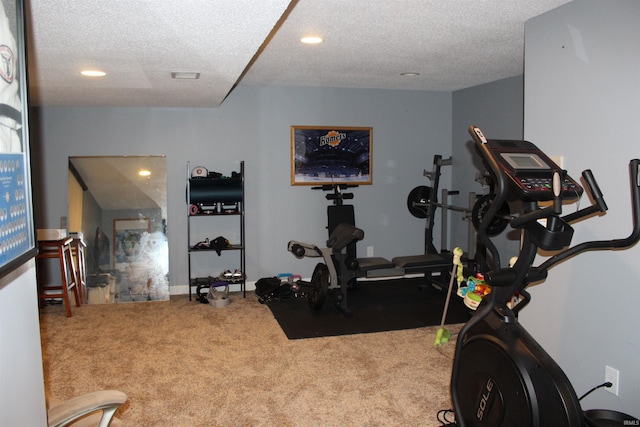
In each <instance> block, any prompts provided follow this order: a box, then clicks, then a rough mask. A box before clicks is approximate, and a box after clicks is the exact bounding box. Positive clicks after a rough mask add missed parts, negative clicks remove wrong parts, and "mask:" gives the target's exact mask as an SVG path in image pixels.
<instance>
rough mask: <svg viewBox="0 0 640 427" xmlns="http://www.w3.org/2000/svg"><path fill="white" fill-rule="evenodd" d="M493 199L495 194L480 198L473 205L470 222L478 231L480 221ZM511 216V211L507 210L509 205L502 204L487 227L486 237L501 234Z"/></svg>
mask: <svg viewBox="0 0 640 427" xmlns="http://www.w3.org/2000/svg"><path fill="white" fill-rule="evenodd" d="M494 198H495V194H485V195H484V196H482V197H480V198H479V199H478V200H477V201H476V203H475V204H474V205H473V210H472V211H471V222H472V223H473V226H474V227H475V228H476V230H478V229H479V228H480V223H481V222H482V219H483V218H484V216H485V215H486V214H487V212H488V211H489V207H491V203H492V202H493V199H494ZM510 216H511V209H509V204H508V203H507V202H504V204H503V205H502V206H501V207H500V209H498V212H497V213H496V216H495V217H493V219H492V220H491V222H490V223H489V225H488V226H487V235H488V236H489V237H493V236H497V235H498V234H500V233H502V232H503V231H504V229H505V228H507V225H509V219H508V218H509V217H510Z"/></svg>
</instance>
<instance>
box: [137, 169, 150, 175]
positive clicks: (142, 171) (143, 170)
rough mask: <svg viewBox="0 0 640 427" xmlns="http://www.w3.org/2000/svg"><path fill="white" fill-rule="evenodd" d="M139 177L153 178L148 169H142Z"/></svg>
mask: <svg viewBox="0 0 640 427" xmlns="http://www.w3.org/2000/svg"><path fill="white" fill-rule="evenodd" d="M138 175H140V176H151V171H148V170H146V169H142V170H140V171H139V172H138Z"/></svg>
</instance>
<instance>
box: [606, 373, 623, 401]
mask: <svg viewBox="0 0 640 427" xmlns="http://www.w3.org/2000/svg"><path fill="white" fill-rule="evenodd" d="M604 381H605V382H610V383H611V387H605V390H607V391H608V392H609V393H613V394H615V395H616V396H617V395H618V385H619V382H620V371H618V370H617V369H615V368H612V367H611V366H605V367H604Z"/></svg>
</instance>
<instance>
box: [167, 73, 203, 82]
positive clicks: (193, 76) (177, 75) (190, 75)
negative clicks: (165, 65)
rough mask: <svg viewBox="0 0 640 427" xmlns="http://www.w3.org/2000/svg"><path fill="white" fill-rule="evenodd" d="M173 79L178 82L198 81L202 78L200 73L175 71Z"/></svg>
mask: <svg viewBox="0 0 640 427" xmlns="http://www.w3.org/2000/svg"><path fill="white" fill-rule="evenodd" d="M171 78H172V79H178V80H180V79H182V80H197V79H199V78H200V73H198V72H195V71H173V72H172V73H171Z"/></svg>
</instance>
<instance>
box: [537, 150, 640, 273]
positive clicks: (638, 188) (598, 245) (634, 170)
mask: <svg viewBox="0 0 640 427" xmlns="http://www.w3.org/2000/svg"><path fill="white" fill-rule="evenodd" d="M586 172H589V173H590V172H591V171H585V172H583V176H584V177H585V181H587V182H588V186H589V190H590V191H591V190H592V188H591V187H592V184H594V187H593V189H595V192H594V193H592V196H593V198H594V200H595V201H596V204H595V205H593V206H597V207H598V208H599V209H600V210H602V208H601V206H604V209H605V210H606V208H607V207H606V204H605V203H604V199H603V197H602V193H601V192H600V189H599V188H598V186H597V184H596V182H595V179H594V178H593V175H592V174H591V176H590V178H589V179H590V180H592V183H589V181H588V180H587V178H586V176H585V173H586ZM629 181H630V183H629V184H630V188H631V209H632V221H633V230H632V231H631V234H629V236H628V237H625V238H620V239H613V240H596V241H591V242H584V243H581V244H578V245H576V246H573V247H571V248H569V249H566V250H564V251H562V252H560V253H558V254H556V255H554V256H553V257H551V258H549V259H548V260H547V261H545V262H543V263H542V264H540V266H539V267H538V269H539V270H543V271H546V270H548V269H550V268H551V267H553V266H554V265H555V264H557V263H559V262H560V261H564V260H565V259H567V258H570V257H573V256H575V255H578V254H579V253H582V252H586V251H590V250H607V249H622V248H629V247H631V246H633V245H635V244H636V243H638V241H639V240H640V160H639V159H632V160H630V161H629ZM588 209H589V208H585V209H584V210H585V211H587V210H588ZM579 212H580V211H579ZM579 212H576V213H579ZM586 215H588V213H586V214H584V215H581V216H578V217H575V216H573V215H572V218H571V220H575V219H578V218H580V217H582V216H586ZM568 216H569V215H567V217H568ZM565 219H566V217H565Z"/></svg>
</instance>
